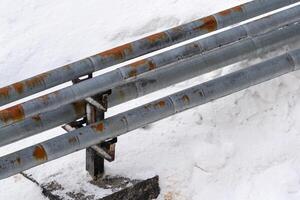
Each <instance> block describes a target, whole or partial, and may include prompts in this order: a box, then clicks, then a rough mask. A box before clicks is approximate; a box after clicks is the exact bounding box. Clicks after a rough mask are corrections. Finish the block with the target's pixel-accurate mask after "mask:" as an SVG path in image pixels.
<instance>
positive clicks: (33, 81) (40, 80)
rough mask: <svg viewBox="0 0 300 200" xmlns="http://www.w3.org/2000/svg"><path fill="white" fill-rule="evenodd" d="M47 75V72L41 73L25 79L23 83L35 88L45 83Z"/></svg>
mask: <svg viewBox="0 0 300 200" xmlns="http://www.w3.org/2000/svg"><path fill="white" fill-rule="evenodd" d="M48 76H49V73H43V74H40V75H37V76H35V77H33V78H30V79H27V80H25V84H26V86H27V87H28V88H35V87H38V86H40V85H43V84H44V83H45V78H47V77H48Z"/></svg>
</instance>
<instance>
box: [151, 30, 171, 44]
mask: <svg viewBox="0 0 300 200" xmlns="http://www.w3.org/2000/svg"><path fill="white" fill-rule="evenodd" d="M166 38H168V35H167V34H166V33H165V32H161V33H156V34H153V35H150V36H148V37H146V39H147V40H148V42H150V43H151V44H153V43H156V42H161V41H163V40H165V39H166Z"/></svg>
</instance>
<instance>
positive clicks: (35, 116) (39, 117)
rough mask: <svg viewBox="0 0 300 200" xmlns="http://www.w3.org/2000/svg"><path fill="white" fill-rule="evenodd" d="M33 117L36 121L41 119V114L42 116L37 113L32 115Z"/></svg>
mask: <svg viewBox="0 0 300 200" xmlns="http://www.w3.org/2000/svg"><path fill="white" fill-rule="evenodd" d="M31 119H33V120H34V121H36V122H40V121H41V116H40V114H37V115H34V116H32V117H31Z"/></svg>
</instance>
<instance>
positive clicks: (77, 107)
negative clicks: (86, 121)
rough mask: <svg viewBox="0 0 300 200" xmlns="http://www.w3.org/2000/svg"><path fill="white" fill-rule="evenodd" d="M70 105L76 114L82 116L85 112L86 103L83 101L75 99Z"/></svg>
mask: <svg viewBox="0 0 300 200" xmlns="http://www.w3.org/2000/svg"><path fill="white" fill-rule="evenodd" d="M72 105H73V108H74V111H75V113H76V115H77V116H82V115H84V114H85V113H86V112H85V106H86V103H85V102H84V101H77V102H74V103H72Z"/></svg>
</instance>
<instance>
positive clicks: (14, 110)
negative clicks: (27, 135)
mask: <svg viewBox="0 0 300 200" xmlns="http://www.w3.org/2000/svg"><path fill="white" fill-rule="evenodd" d="M24 118H25V114H24V109H23V107H22V106H21V105H16V106H13V107H10V108H7V109H5V110H2V111H0V120H1V121H2V122H4V123H8V122H11V121H13V122H17V121H20V120H23V119H24Z"/></svg>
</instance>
